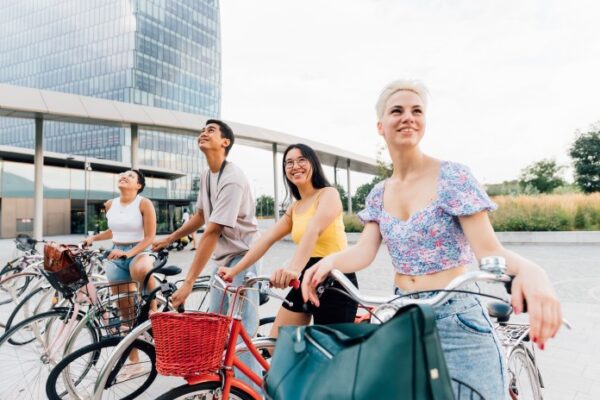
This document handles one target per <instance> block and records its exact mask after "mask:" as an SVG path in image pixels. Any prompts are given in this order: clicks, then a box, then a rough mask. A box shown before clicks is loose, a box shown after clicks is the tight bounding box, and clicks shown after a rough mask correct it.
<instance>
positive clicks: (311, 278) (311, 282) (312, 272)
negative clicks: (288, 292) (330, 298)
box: [302, 257, 333, 307]
mask: <svg viewBox="0 0 600 400" xmlns="http://www.w3.org/2000/svg"><path fill="white" fill-rule="evenodd" d="M332 269H333V262H332V261H331V259H330V258H327V257H325V258H324V259H322V260H321V261H319V262H318V263H316V264H315V265H313V266H312V267H310V268H309V269H307V270H306V271H304V278H303V279H302V298H303V299H304V302H308V301H310V302H311V303H313V304H314V305H315V306H316V307H319V296H318V295H317V286H319V284H320V283H321V282H323V281H324V280H325V279H326V278H327V277H328V276H329V273H330V272H331V270H332Z"/></svg>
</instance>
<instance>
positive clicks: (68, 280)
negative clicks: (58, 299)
mask: <svg viewBox="0 0 600 400" xmlns="http://www.w3.org/2000/svg"><path fill="white" fill-rule="evenodd" d="M40 270H41V272H42V273H43V274H44V276H45V277H46V279H48V282H50V284H51V285H52V287H53V288H54V289H56V290H58V291H59V292H60V293H62V295H63V296H64V297H65V298H71V297H73V295H74V294H75V292H76V291H77V290H78V289H80V288H81V287H83V286H85V285H86V284H87V283H88V282H89V280H88V276H87V274H86V272H85V268H84V267H83V264H82V262H81V260H80V259H79V257H75V259H74V261H73V262H72V263H71V264H69V266H68V267H67V268H64V269H62V270H61V271H57V272H52V271H46V270H44V269H40Z"/></svg>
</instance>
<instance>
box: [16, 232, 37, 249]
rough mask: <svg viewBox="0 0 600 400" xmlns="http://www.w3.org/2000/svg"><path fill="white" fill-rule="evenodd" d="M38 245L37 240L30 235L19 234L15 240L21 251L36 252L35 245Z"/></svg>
mask: <svg viewBox="0 0 600 400" xmlns="http://www.w3.org/2000/svg"><path fill="white" fill-rule="evenodd" d="M36 244H37V240H35V239H33V238H32V237H31V236H29V235H25V234H23V233H19V234H18V235H17V237H16V238H15V245H16V246H17V249H19V250H21V251H26V252H27V251H31V250H35V245H36Z"/></svg>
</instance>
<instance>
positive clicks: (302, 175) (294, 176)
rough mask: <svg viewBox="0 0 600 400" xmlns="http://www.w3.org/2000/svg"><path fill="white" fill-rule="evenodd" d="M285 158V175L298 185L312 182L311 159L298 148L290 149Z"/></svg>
mask: <svg viewBox="0 0 600 400" xmlns="http://www.w3.org/2000/svg"><path fill="white" fill-rule="evenodd" d="M284 157H285V158H284V160H283V163H284V164H283V165H284V167H285V176H286V177H287V178H288V179H289V181H290V182H292V183H293V184H294V185H296V186H301V185H304V184H306V183H311V178H312V174H313V168H312V165H311V163H310V160H309V159H308V158H306V157H305V156H304V155H302V152H301V151H300V149H298V148H292V149H290V151H288V152H287V153H286V154H285V156H284Z"/></svg>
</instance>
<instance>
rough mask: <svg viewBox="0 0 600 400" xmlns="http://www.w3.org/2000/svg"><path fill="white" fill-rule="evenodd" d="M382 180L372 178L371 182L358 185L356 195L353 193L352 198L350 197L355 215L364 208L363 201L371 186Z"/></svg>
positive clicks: (378, 177) (376, 177)
mask: <svg viewBox="0 0 600 400" xmlns="http://www.w3.org/2000/svg"><path fill="white" fill-rule="evenodd" d="M383 179H384V178H383V177H381V176H374V177H373V179H371V182H367V183H365V184H363V185H360V186H359V187H358V188H357V189H356V193H354V196H352V208H353V211H354V212H355V213H356V212H359V211H360V210H362V209H364V208H365V201H366V200H367V196H368V195H369V193H370V192H371V190H372V189H373V186H375V185H376V184H377V183H379V182H381V181H382V180H383Z"/></svg>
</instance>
